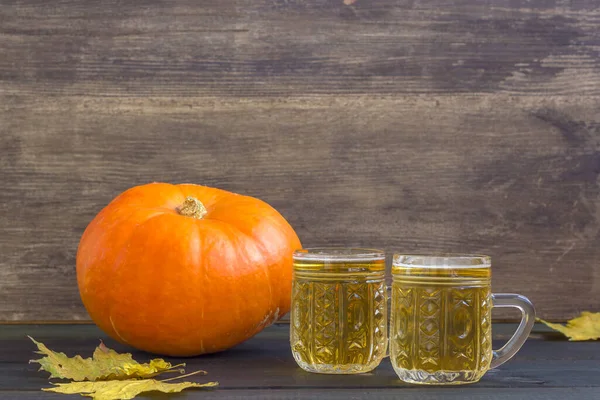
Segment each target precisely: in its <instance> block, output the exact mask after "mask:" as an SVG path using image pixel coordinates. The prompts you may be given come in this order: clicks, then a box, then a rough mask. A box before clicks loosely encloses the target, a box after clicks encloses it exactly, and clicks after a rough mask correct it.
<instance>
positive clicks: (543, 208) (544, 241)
mask: <svg viewBox="0 0 600 400" xmlns="http://www.w3.org/2000/svg"><path fill="white" fill-rule="evenodd" d="M7 101H8V100H7ZM20 104H21V107H13V106H10V105H9V107H8V108H6V109H5V110H4V111H0V120H1V121H4V122H5V124H3V126H4V128H3V136H2V139H3V141H2V143H3V144H2V154H3V157H2V159H3V161H4V162H3V166H2V169H3V174H2V177H1V179H2V180H3V188H4V190H3V191H2V192H1V193H0V199H1V201H0V204H2V208H3V210H4V211H3V213H2V214H1V215H0V218H1V222H0V223H1V225H2V226H3V227H4V233H3V234H2V235H0V253H1V254H2V255H3V257H2V259H0V318H2V319H5V320H28V319H29V320H31V319H85V318H86V314H85V311H84V310H83V308H82V307H81V305H80V302H79V298H78V293H77V287H76V283H75V275H74V267H75V253H76V248H77V243H78V241H79V237H80V235H81V233H82V232H83V230H84V228H85V226H86V224H87V223H88V222H89V221H90V220H91V219H92V218H93V216H94V215H95V213H97V212H98V211H99V210H100V209H101V208H102V207H103V206H104V205H105V204H107V203H108V202H109V201H110V200H111V198H112V197H114V196H116V195H117V194H118V193H119V192H120V191H122V190H125V189H126V188H127V187H129V186H132V185H135V184H141V183H146V182H150V181H153V180H157V181H168V182H196V183H201V184H206V185H212V186H218V187H221V188H224V189H229V190H233V191H237V192H241V193H245V194H250V195H255V196H258V197H260V198H262V199H264V200H266V201H268V202H270V203H271V204H272V205H274V206H275V207H276V208H278V209H279V210H280V211H281V212H282V213H283V214H284V216H286V217H287V218H288V219H289V221H290V222H291V223H292V225H293V226H294V227H295V228H296V229H297V231H298V234H299V235H300V238H301V240H302V241H303V243H304V245H307V246H315V245H363V246H375V247H382V248H385V249H388V250H394V249H400V250H402V251H410V252H414V251H454V252H460V251H463V252H465V251H466V252H479V253H486V254H490V255H492V257H493V263H494V267H493V268H494V289H495V290H496V291H515V292H520V293H523V294H525V295H527V296H529V297H531V299H532V300H533V302H534V303H535V304H536V305H537V308H538V311H539V314H540V315H541V316H543V317H546V318H554V319H557V318H558V319H560V318H566V317H571V316H573V315H574V314H576V313H577V312H578V311H579V310H583V309H591V310H594V309H600V296H599V295H598V294H599V293H600V269H599V268H598V264H597V260H598V258H599V256H600V253H599V252H600V248H599V247H598V246H597V240H598V232H599V228H600V221H599V219H600V217H599V214H598V211H597V207H596V205H597V204H598V199H599V193H600V192H599V188H598V183H597V176H598V173H599V172H600V169H599V168H598V165H597V164H598V161H599V160H600V153H599V152H598V150H597V143H596V142H597V140H598V121H599V120H600V117H599V116H598V114H597V112H596V111H597V109H598V107H599V106H600V100H599V99H596V98H593V99H592V98H581V97H569V98H554V99H544V98H538V97H514V98H498V97H495V96H494V95H486V96H473V97H467V96H445V97H437V98H425V99H421V98H411V97H406V98H405V97H402V98H393V99H392V98H381V99H374V98H343V99H340V98H335V99H324V98H319V99H307V100H285V101H284V100H280V101H278V102H273V101H271V100H264V101H263V100H254V101H251V102H250V101H243V100H231V101H224V100H205V99H199V98H192V99H186V101H185V104H182V103H181V102H180V101H174V102H171V101H169V100H167V99H143V100H141V99H139V100H130V99H118V100H103V99H92V98H89V97H84V98H80V99H75V98H70V97H55V98H47V97H38V98H35V99H34V98H27V99H21V103H20ZM91 110H93V111H91ZM460 110H463V111H460Z"/></svg>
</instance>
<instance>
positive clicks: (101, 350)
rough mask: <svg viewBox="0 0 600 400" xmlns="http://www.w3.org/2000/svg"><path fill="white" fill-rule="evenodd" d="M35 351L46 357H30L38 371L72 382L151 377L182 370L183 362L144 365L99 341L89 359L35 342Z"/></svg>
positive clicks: (159, 360) (154, 362)
mask: <svg viewBox="0 0 600 400" xmlns="http://www.w3.org/2000/svg"><path fill="white" fill-rule="evenodd" d="M29 338H30V339H31V340H32V341H33V343H35V344H36V345H37V348H38V351H37V352H36V353H38V354H44V355H45V356H46V357H43V358H40V359H39V360H31V361H29V362H30V363H32V362H33V363H38V364H40V370H44V371H47V372H50V378H59V379H71V380H74V381H78V382H79V381H98V380H109V379H131V378H151V377H154V376H156V375H158V374H161V373H163V372H181V370H180V369H179V367H183V366H185V364H179V365H171V364H170V363H168V362H166V361H165V360H163V359H160V358H157V359H154V360H151V361H150V362H149V363H147V364H140V363H138V362H137V361H135V360H134V359H133V357H132V356H131V354H130V353H124V354H119V353H117V352H116V351H114V350H111V349H109V348H108V347H106V346H105V345H104V343H102V342H101V343H100V345H99V346H98V347H97V348H96V350H95V351H94V354H93V357H92V358H82V357H81V356H75V357H67V355H66V354H65V353H58V352H54V351H52V350H50V349H49V348H47V347H46V346H45V345H44V344H43V343H40V342H37V341H35V340H34V339H33V338H32V337H29Z"/></svg>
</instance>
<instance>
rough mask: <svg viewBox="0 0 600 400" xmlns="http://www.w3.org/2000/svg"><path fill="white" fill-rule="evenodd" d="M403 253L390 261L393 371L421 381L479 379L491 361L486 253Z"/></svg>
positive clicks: (451, 382) (490, 308) (402, 377)
mask: <svg viewBox="0 0 600 400" xmlns="http://www.w3.org/2000/svg"><path fill="white" fill-rule="evenodd" d="M404 257H405V258H402V257H396V258H395V259H394V265H393V267H392V275H393V284H392V304H391V308H392V311H391V313H392V318H391V322H390V357H391V361H392V365H393V367H394V369H395V371H396V373H397V374H398V376H399V377H400V379H402V380H403V381H405V382H413V383H421V384H423V383H424V384H460V383H469V382H476V381H478V380H479V379H480V378H481V377H482V376H483V375H484V374H485V372H486V371H487V370H488V369H489V368H490V362H491V361H492V336H491V332H492V330H491V328H492V326H491V310H492V298H491V268H490V262H489V258H487V257H465V258H464V259H462V260H461V259H460V257H455V258H451V259H445V258H444V257H422V258H423V259H421V260H419V258H418V256H412V258H410V256H404Z"/></svg>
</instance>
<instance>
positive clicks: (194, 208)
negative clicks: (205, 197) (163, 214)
mask: <svg viewBox="0 0 600 400" xmlns="http://www.w3.org/2000/svg"><path fill="white" fill-rule="evenodd" d="M177 212H178V213H179V214H181V215H183V216H186V217H192V218H196V219H202V217H204V216H205V215H206V213H207V212H208V211H206V207H204V204H202V203H201V202H200V200H198V199H197V198H195V197H192V196H188V197H187V198H186V199H185V201H184V202H183V204H182V205H180V206H179V207H177Z"/></svg>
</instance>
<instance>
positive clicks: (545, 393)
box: [6, 388, 599, 400]
mask: <svg viewBox="0 0 600 400" xmlns="http://www.w3.org/2000/svg"><path fill="white" fill-rule="evenodd" d="M461 389H462V388H461ZM598 394H599V389H597V388H552V389H523V388H507V389H504V390H503V391H502V392H499V391H498V390H494V389H489V388H485V389H469V390H468V391H466V392H465V391H463V390H460V389H454V390H450V389H437V388H421V389H410V390H407V388H402V390H400V389H361V388H356V389H269V390H259V391H257V390H247V389H242V390H239V389H236V390H211V391H206V390H197V391H187V392H183V393H181V394H178V395H177V397H176V398H177V400H182V399H203V400H211V399H228V400H238V399H240V400H254V399H257V400H271V399H277V400H313V399H330V400H357V399H368V400H397V399H398V397H402V399H407V400H413V399H414V400H438V399H440V398H444V399H449V400H455V399H456V400H463V399H465V398H468V399H478V400H479V399H481V400H488V399H489V400H522V399H527V400H564V399H577V400H597V399H598ZM6 396H7V398H8V396H10V398H11V399H17V400H64V399H65V395H59V394H55V393H46V392H41V391H35V392H34V391H27V392H8V393H6ZM467 396H468V397H467ZM140 398H142V399H143V398H147V399H165V400H166V399H170V398H173V397H172V396H171V397H166V396H163V395H160V394H154V393H152V394H151V395H148V396H140Z"/></svg>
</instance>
